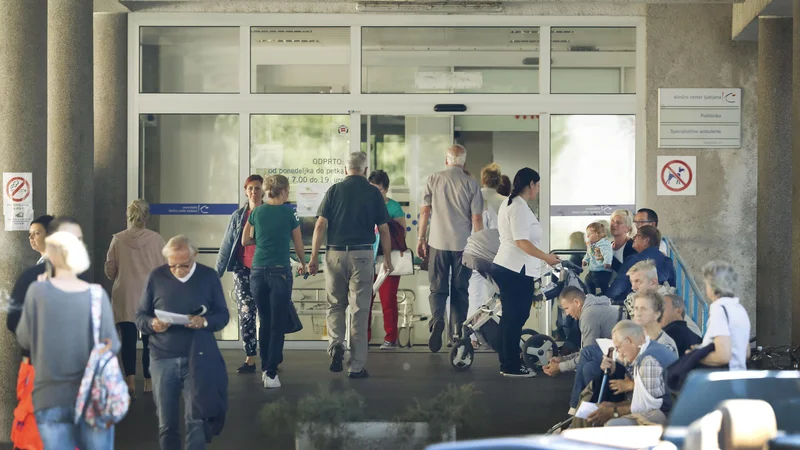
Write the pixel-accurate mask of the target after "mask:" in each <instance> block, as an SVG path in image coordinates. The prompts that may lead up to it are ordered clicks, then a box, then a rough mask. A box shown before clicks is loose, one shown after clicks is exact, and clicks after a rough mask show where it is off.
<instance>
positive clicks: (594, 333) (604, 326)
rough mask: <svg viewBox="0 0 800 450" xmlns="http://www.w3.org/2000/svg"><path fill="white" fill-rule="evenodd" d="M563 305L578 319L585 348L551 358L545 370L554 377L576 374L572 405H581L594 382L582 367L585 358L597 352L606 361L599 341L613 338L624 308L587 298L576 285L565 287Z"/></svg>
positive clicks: (561, 302) (602, 298)
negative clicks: (589, 386) (590, 384)
mask: <svg viewBox="0 0 800 450" xmlns="http://www.w3.org/2000/svg"><path fill="white" fill-rule="evenodd" d="M559 303H560V304H561V308H562V309H564V312H566V313H567V314H568V315H569V316H571V317H572V318H574V319H575V320H578V325H579V326H580V330H581V346H582V348H581V351H580V352H577V353H573V354H571V355H568V356H565V357H563V358H561V357H555V358H553V359H551V360H550V364H548V365H547V366H545V367H544V373H546V374H547V375H550V376H551V377H554V376H557V375H559V374H560V373H562V372H572V371H575V372H576V374H575V387H574V388H573V392H572V401H571V403H572V404H574V405H575V406H577V403H578V400H579V399H580V394H581V392H582V391H583V389H584V388H585V387H586V386H588V385H589V383H591V382H592V380H593V379H594V372H593V371H591V370H588V371H585V370H584V368H585V367H586V366H587V365H586V364H582V359H584V360H585V359H587V357H588V352H589V351H590V350H595V351H594V352H593V353H599V357H600V358H602V352H601V351H600V347H598V346H597V339H611V330H613V329H614V326H615V325H616V324H617V322H619V321H620V320H621V319H622V309H621V307H620V306H617V305H612V304H611V300H609V298H608V297H598V296H594V295H586V294H584V292H583V291H582V290H581V289H580V288H577V287H575V286H568V287H566V288H564V290H563V291H562V292H561V295H560V296H559ZM584 372H586V373H584ZM571 406H572V405H571Z"/></svg>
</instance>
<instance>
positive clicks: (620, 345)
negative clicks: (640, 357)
mask: <svg viewBox="0 0 800 450" xmlns="http://www.w3.org/2000/svg"><path fill="white" fill-rule="evenodd" d="M629 339H630V338H628V337H626V338H625V339H623V340H622V342H620V343H619V345H614V350H616V351H617V353H619V348H620V347H622V344H623V343H625V341H627V340H629Z"/></svg>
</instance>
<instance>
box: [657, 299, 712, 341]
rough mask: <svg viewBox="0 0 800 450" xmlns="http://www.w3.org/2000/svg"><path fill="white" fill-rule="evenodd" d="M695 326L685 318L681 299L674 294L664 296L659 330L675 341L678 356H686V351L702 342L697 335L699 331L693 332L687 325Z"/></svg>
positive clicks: (684, 309)
mask: <svg viewBox="0 0 800 450" xmlns="http://www.w3.org/2000/svg"><path fill="white" fill-rule="evenodd" d="M689 324H692V325H694V327H695V328H697V325H695V324H694V322H692V320H691V319H689V318H687V317H686V308H685V307H684V304H683V299H682V298H680V297H678V296H677V295H675V294H667V295H665V296H664V314H663V315H662V316H661V328H662V329H663V330H664V332H665V333H667V334H668V335H669V337H671V338H672V340H673V341H675V345H676V346H677V348H678V355H683V354H686V351H687V350H689V349H691V348H692V347H693V346H695V345H700V343H702V342H703V339H702V337H701V336H700V334H699V331H700V330H697V331H695V330H693V329H692V327H691V326H690V325H689Z"/></svg>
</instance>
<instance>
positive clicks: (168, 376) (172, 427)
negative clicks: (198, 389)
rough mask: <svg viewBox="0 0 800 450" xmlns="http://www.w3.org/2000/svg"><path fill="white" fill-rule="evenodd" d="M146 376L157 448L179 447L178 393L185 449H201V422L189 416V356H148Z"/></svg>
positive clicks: (203, 443)
mask: <svg viewBox="0 0 800 450" xmlns="http://www.w3.org/2000/svg"><path fill="white" fill-rule="evenodd" d="M150 375H152V377H153V399H154V400H155V403H156V411H157V413H158V442H159V444H160V445H161V450H181V436H180V429H181V424H180V420H181V419H180V397H181V394H183V406H184V409H185V415H186V449H187V450H203V449H205V448H206V436H205V433H204V431H203V421H202V420H199V419H194V417H193V416H192V394H191V392H190V390H189V375H190V374H189V358H165V359H154V358H150ZM73 450H74V449H73ZM81 450H83V449H81Z"/></svg>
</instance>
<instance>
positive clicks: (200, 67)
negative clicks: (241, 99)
mask: <svg viewBox="0 0 800 450" xmlns="http://www.w3.org/2000/svg"><path fill="white" fill-rule="evenodd" d="M139 46H140V51H141V59H140V61H141V67H140V85H139V89H140V92H142V93H164V94H174V93H238V92H239V28H238V27H141V29H140V35H139Z"/></svg>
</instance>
